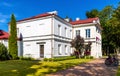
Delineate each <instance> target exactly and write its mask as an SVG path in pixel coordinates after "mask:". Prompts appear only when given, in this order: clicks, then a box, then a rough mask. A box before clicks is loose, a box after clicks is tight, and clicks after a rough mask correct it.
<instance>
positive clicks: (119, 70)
mask: <svg viewBox="0 0 120 76" xmlns="http://www.w3.org/2000/svg"><path fill="white" fill-rule="evenodd" d="M116 76H120V66H119V67H118V70H117V75H116Z"/></svg>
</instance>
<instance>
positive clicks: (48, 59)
mask: <svg viewBox="0 0 120 76" xmlns="http://www.w3.org/2000/svg"><path fill="white" fill-rule="evenodd" d="M70 59H76V57H75V56H66V57H54V58H44V59H43V61H62V60H70Z"/></svg>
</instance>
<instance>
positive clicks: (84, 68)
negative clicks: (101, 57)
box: [51, 61, 118, 76]
mask: <svg viewBox="0 0 120 76" xmlns="http://www.w3.org/2000/svg"><path fill="white" fill-rule="evenodd" d="M68 65H69V64H68ZM117 68H118V67H116V66H113V67H107V66H106V65H105V64H104V62H103V61H102V62H94V63H85V64H81V65H79V66H76V67H71V68H69V69H67V70H62V71H58V72H57V73H53V74H52V75H51V76H56V75H60V76H61V75H62V76H115V74H116V71H117Z"/></svg>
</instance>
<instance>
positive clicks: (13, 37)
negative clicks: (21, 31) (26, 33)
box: [9, 14, 18, 59]
mask: <svg viewBox="0 0 120 76" xmlns="http://www.w3.org/2000/svg"><path fill="white" fill-rule="evenodd" d="M9 52H10V54H11V55H12V59H16V58H17V56H18V55H17V54H18V47H17V30H16V19H15V16H14V15H13V14H12V16H11V21H10V36H9Z"/></svg>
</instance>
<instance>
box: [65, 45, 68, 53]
mask: <svg viewBox="0 0 120 76" xmlns="http://www.w3.org/2000/svg"><path fill="white" fill-rule="evenodd" d="M67 53H68V51H67V45H65V54H67Z"/></svg>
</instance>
